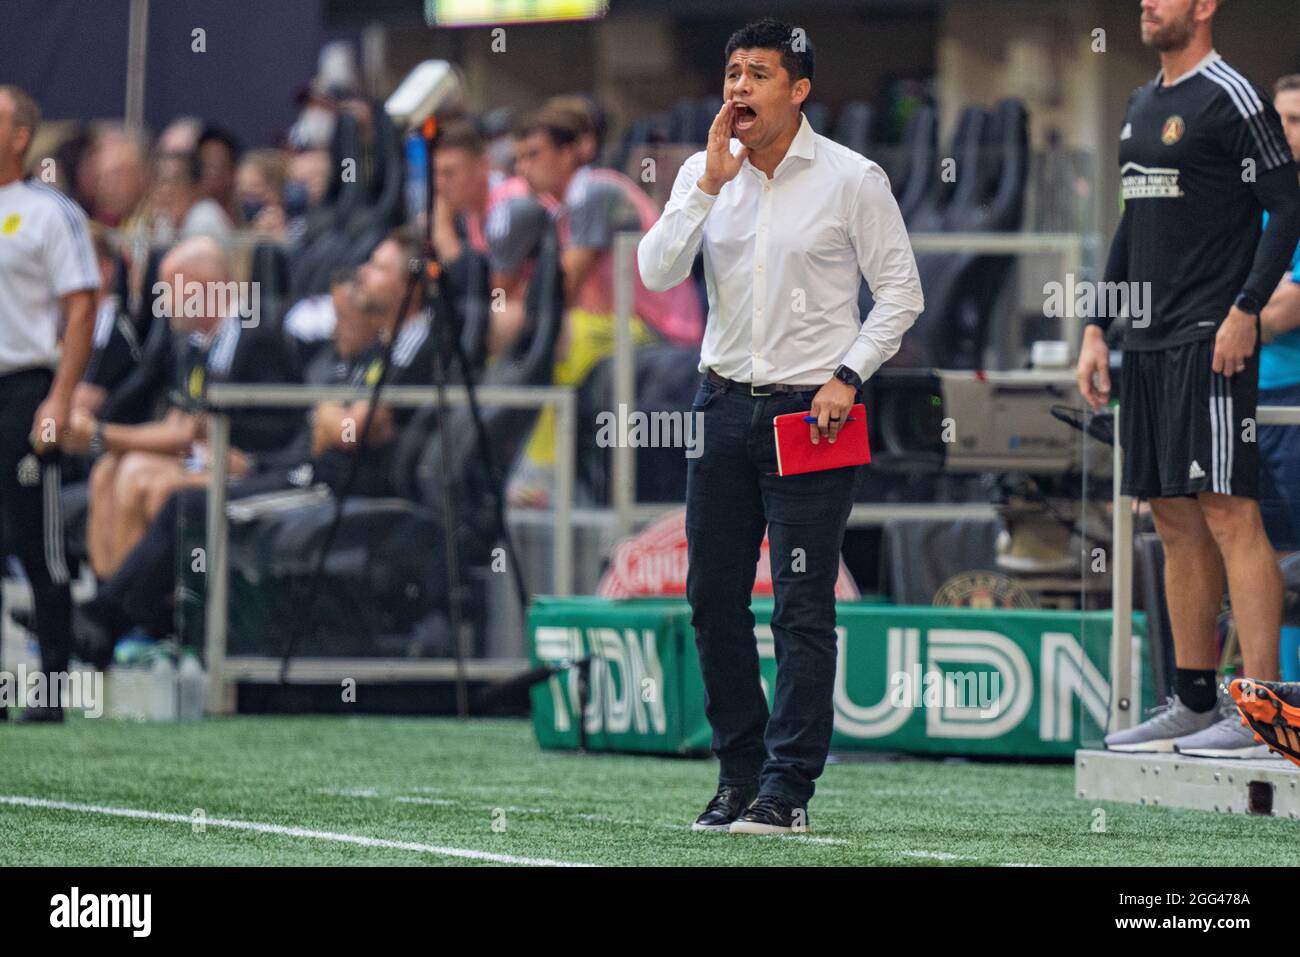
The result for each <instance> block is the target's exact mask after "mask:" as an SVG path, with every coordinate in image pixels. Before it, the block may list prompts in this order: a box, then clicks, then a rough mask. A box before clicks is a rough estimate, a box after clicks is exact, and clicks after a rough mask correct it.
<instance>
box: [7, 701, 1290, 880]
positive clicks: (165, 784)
mask: <svg viewBox="0 0 1300 957" xmlns="http://www.w3.org/2000/svg"><path fill="white" fill-rule="evenodd" d="M1073 773H1074V772H1073V768H1072V767H1070V766H1069V765H1045V764H1005V763H980V762H966V763H944V762H938V761H897V762H895V761H869V762H862V761H850V762H846V763H832V764H831V765H829V766H828V767H827V769H826V773H825V774H824V775H823V776H822V778H821V780H820V782H819V791H818V794H817V796H816V797H815V798H814V799H813V802H812V804H811V806H810V809H809V819H810V825H811V829H810V832H809V833H808V834H807V835H803V836H799V837H793V838H791V837H761V838H756V837H746V836H740V835H730V834H695V833H692V832H691V831H690V830H689V824H690V822H691V820H692V819H693V818H694V816H695V815H696V814H697V813H698V812H699V811H700V810H701V809H702V807H703V805H704V803H705V802H706V801H707V800H708V798H709V797H710V796H711V794H712V791H713V788H714V784H715V781H716V774H717V766H716V764H715V763H713V762H712V761H705V760H687V759H671V758H651V757H640V756H629V755H597V756H579V755H575V754H571V753H561V752H543V751H541V750H540V749H538V747H537V745H536V743H535V742H534V740H533V736H532V732H531V729H530V727H529V725H528V724H527V723H526V722H524V721H517V720H473V721H469V722H458V721H456V720H454V719H433V718H383V717H344V718H338V717H291V718H285V717H242V718H227V719H211V720H207V721H203V722H199V723H193V724H129V723H122V722H115V721H111V720H107V719H100V720H87V719H84V718H79V717H78V718H72V719H70V720H69V722H68V723H67V724H66V725H63V726H61V727H48V726H45V727H20V726H15V725H14V724H13V723H12V722H7V723H4V724H0V801H3V798H5V797H13V796H17V797H22V798H36V799H44V800H53V801H61V802H72V803H77V804H84V805H94V806H102V807H112V808H124V809H137V810H143V811H152V812H165V813H171V814H181V815H186V816H189V815H192V814H194V812H195V811H196V809H201V811H202V814H203V815H204V816H205V817H206V818H207V819H215V818H224V819H229V820H238V821H243V822H255V823H260V824H269V825H279V826H284V827H294V828H303V829H308V830H311V831H318V832H333V833H336V834H346V835H354V836H358V837H363V838H372V839H382V840H390V841H400V842H411V843H416V844H420V845H433V846H436V847H438V848H444V849H447V848H459V849H463V850H468V851H475V852H489V853H496V854H508V855H512V856H514V857H518V858H529V859H546V860H552V861H564V862H574V863H588V864H636V865H672V866H682V865H715V864H721V865H730V864H741V865H767V864H780V865H846V864H854V865H862V864H868V865H870V864H887V865H943V864H949V865H967V864H982V865H999V864H1005V865H1020V864H1039V865H1060V864H1065V865H1100V864H1116V865H1216V864H1218V865H1223V864H1227V865H1232V864H1237V863H1241V862H1245V861H1252V860H1267V861H1269V862H1270V863H1272V864H1275V865H1296V864H1300V823H1297V822H1295V821H1290V820H1284V819H1274V818H1246V817H1242V816H1231V815H1226V814H1213V813H1205V812H1196V811H1182V810H1175V809H1169V808H1159V807H1135V806H1129V805H1121V804H1108V803H1104V802H1103V803H1101V804H1100V805H1099V806H1101V807H1102V808H1103V809H1104V810H1105V815H1106V819H1105V831H1104V832H1103V833H1099V832H1096V831H1094V830H1093V822H1094V820H1095V818H1094V807H1096V806H1098V804H1097V803H1096V802H1086V801H1079V800H1076V799H1075V798H1074V797H1073V796H1072V794H1071V785H1072V780H1073ZM0 835H3V836H4V839H3V840H0V864H4V865H74V866H84V865H180V864H185V865H195V864H197V865H206V864H221V865H230V864H234V865H239V864H306V865H333V864H418V865H429V864H434V865H447V864H465V865H480V864H485V863H486V864H495V863H496V862H492V861H480V860H475V859H466V858H457V857H452V856H447V855H446V854H440V853H431V852H430V851H428V850H427V849H419V848H412V849H397V848H388V847H371V846H361V845H358V844H353V843H341V842H338V841H334V840H325V839H321V838H318V837H309V836H303V835H285V834H270V833H261V832H251V831H246V830H233V829H230V828H226V827H219V826H205V827H197V828H196V827H195V826H192V825H191V823H189V821H181V822H171V821H160V820H139V819H127V818H122V817H115V816H109V815H105V814H101V813H87V812H85V811H73V810H66V809H52V808H48V807H26V806H15V805H13V804H7V803H0Z"/></svg>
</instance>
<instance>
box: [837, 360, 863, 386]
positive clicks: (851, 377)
mask: <svg viewBox="0 0 1300 957" xmlns="http://www.w3.org/2000/svg"><path fill="white" fill-rule="evenodd" d="M835 378H837V379H839V380H840V381H841V382H844V383H847V384H848V385H851V386H853V388H855V389H860V388H862V376H860V375H858V374H857V373H856V372H854V371H853V370H852V369H850V368H849V367H848V366H845V365H842V366H840V367H839V368H838V369H836V370H835Z"/></svg>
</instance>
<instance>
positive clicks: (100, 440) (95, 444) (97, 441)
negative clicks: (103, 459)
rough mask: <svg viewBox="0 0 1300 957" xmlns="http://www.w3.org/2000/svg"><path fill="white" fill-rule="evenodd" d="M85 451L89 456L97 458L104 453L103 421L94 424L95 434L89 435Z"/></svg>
mask: <svg viewBox="0 0 1300 957" xmlns="http://www.w3.org/2000/svg"><path fill="white" fill-rule="evenodd" d="M86 452H87V453H88V454H89V455H90V457H91V458H96V459H97V458H99V457H100V456H101V455H103V454H104V423H103V422H100V423H98V424H96V426H95V434H94V435H92V436H91V437H90V444H89V446H88V447H87V449H86Z"/></svg>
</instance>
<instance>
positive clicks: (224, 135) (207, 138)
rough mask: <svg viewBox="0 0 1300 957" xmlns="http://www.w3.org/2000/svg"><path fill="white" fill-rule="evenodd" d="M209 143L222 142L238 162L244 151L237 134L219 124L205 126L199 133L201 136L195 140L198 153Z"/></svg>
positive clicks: (232, 157)
mask: <svg viewBox="0 0 1300 957" xmlns="http://www.w3.org/2000/svg"><path fill="white" fill-rule="evenodd" d="M208 143H220V144H221V145H222V146H224V147H225V148H226V149H227V150H228V151H229V152H230V158H231V159H232V160H234V161H236V162H238V161H239V157H240V155H241V154H242V153H243V152H244V149H243V147H242V146H240V145H239V140H238V139H236V138H235V134H234V133H232V132H230V131H229V130H224V129H222V128H221V127H219V126H205V127H203V130H202V131H201V132H200V133H199V138H198V139H197V140H196V141H195V142H194V151H195V152H196V153H197V152H198V151H199V150H201V149H203V147H204V146H205V145H207V144H208Z"/></svg>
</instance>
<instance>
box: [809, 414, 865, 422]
mask: <svg viewBox="0 0 1300 957" xmlns="http://www.w3.org/2000/svg"><path fill="white" fill-rule="evenodd" d="M803 420H804V421H805V422H816V421H817V416H815V415H805V416H804V417H803ZM844 421H845V422H856V421H858V420H857V419H855V418H854V417H853V416H849V417H848V418H847V419H845V420H844Z"/></svg>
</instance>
